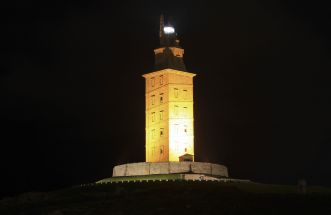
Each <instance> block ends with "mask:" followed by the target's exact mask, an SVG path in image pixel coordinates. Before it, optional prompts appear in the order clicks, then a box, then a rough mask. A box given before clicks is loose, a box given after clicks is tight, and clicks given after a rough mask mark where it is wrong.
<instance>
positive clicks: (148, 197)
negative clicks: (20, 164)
mask: <svg viewBox="0 0 331 215" xmlns="http://www.w3.org/2000/svg"><path fill="white" fill-rule="evenodd" d="M0 214H1V215H7V214H17V215H30V214H31V215H39V214H45V215H67V214H68V215H73V214H79V215H82V214H84V215H89V214H91V215H106V214H107V215H109V214H144V215H147V214H171V215H173V214H191V215H194V214H263V215H266V214H268V215H269V214H282V215H284V214H300V215H301V214H314V215H315V214H331V189H328V188H323V187H308V188H307V193H306V194H302V193H298V191H297V187H296V186H281V185H265V184H258V183H229V182H228V183H224V182H200V181H195V182H193V181H191V182H189V181H155V182H136V183H134V182H128V183H112V184H91V185H85V186H76V187H71V188H67V189H63V190H59V191H53V192H45V193H42V192H35V193H26V194H22V195H20V196H17V197H13V198H6V199H3V200H1V201H0Z"/></svg>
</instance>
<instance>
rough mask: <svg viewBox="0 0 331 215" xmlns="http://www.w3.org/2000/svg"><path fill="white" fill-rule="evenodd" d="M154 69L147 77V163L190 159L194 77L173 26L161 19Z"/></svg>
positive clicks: (192, 142) (191, 150) (192, 139)
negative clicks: (186, 63)
mask: <svg viewBox="0 0 331 215" xmlns="http://www.w3.org/2000/svg"><path fill="white" fill-rule="evenodd" d="M154 53H155V71H154V72H151V73H148V74H144V75H143V77H144V78H145V80H146V93H145V97H146V146H145V147H146V162H166V161H193V160H194V128H193V77H194V76H195V74H193V73H189V72H186V67H185V64H184V61H183V54H184V49H182V48H181V47H180V46H179V40H178V39H177V38H176V33H175V29H174V28H173V27H172V26H170V25H167V26H164V19H163V16H161V18H160V47H159V48H157V49H155V50H154Z"/></svg>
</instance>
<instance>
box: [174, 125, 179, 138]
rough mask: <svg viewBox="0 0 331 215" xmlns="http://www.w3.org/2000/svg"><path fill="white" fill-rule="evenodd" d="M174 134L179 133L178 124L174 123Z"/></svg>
mask: <svg viewBox="0 0 331 215" xmlns="http://www.w3.org/2000/svg"><path fill="white" fill-rule="evenodd" d="M175 135H176V136H178V135H179V128H178V124H175Z"/></svg>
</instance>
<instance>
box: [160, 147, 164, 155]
mask: <svg viewBox="0 0 331 215" xmlns="http://www.w3.org/2000/svg"><path fill="white" fill-rule="evenodd" d="M163 152H164V146H161V147H160V154H163Z"/></svg>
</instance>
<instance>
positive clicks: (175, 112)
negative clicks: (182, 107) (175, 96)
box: [174, 105, 178, 116]
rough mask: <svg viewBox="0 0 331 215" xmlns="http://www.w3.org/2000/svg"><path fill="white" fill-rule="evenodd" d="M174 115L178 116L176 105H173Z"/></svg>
mask: <svg viewBox="0 0 331 215" xmlns="http://www.w3.org/2000/svg"><path fill="white" fill-rule="evenodd" d="M174 114H175V115H176V116H177V115H178V105H175V107H174Z"/></svg>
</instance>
